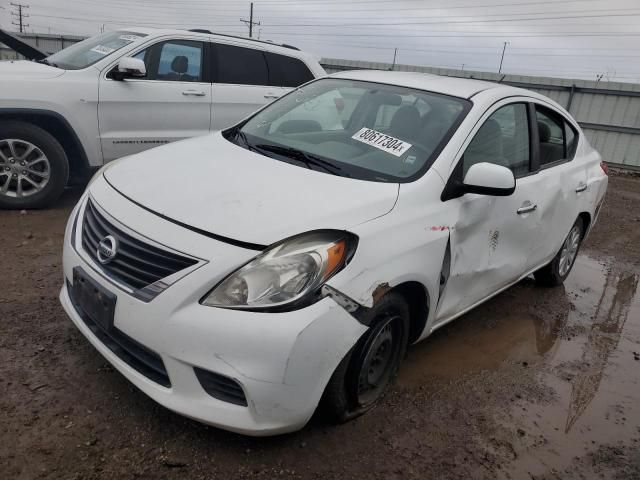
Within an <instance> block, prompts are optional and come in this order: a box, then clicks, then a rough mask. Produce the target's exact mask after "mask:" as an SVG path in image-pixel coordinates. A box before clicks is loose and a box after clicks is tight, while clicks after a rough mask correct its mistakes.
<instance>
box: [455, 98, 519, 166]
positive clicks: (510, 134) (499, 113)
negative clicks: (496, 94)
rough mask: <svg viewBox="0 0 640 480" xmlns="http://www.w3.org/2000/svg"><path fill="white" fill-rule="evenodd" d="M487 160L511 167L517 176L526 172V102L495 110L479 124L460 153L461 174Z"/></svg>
mask: <svg viewBox="0 0 640 480" xmlns="http://www.w3.org/2000/svg"><path fill="white" fill-rule="evenodd" d="M481 162H487V163H495V164H496V165H502V166H503V167H507V168H509V169H511V171H512V172H513V174H514V175H515V176H516V177H518V176H522V175H526V174H527V173H529V122H528V121H527V105H526V104H524V103H513V104H511V105H505V106H504V107H501V108H499V109H498V110H496V111H495V112H494V113H493V114H492V115H491V116H490V117H489V118H488V119H487V120H486V121H485V122H484V124H483V125H482V126H481V127H480V130H478V132H477V133H476V135H475V137H473V140H471V143H470V144H469V146H468V147H467V150H466V151H465V152H464V157H463V167H464V168H463V175H466V173H467V171H468V170H469V168H470V167H471V166H472V165H475V164H476V163H481Z"/></svg>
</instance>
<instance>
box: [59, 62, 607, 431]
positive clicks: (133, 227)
mask: <svg viewBox="0 0 640 480" xmlns="http://www.w3.org/2000/svg"><path fill="white" fill-rule="evenodd" d="M319 105H320V107H319ZM141 178H143V179H144V181H140V179H141ZM606 187H607V175H606V167H605V165H604V164H603V163H602V162H601V158H600V155H599V154H598V153H597V152H596V151H595V150H594V149H593V148H592V147H591V146H590V145H589V143H588V142H587V139H586V138H585V136H584V133H583V132H582V131H581V129H580V127H579V126H578V124H577V123H576V121H575V120H574V119H573V118H572V117H571V116H570V115H569V114H568V113H567V112H566V111H565V110H564V109H563V108H562V107H561V106H559V105H558V104H556V103H555V102H553V101H551V100H549V99H548V98H546V97H544V96H542V95H538V94H536V93H532V92H529V91H526V90H521V89H517V88H512V87H508V86H505V85H499V84H495V83H487V82H480V81H475V80H464V79H456V78H444V77H438V76H432V75H424V74H413V73H398V72H367V71H359V72H343V73H340V74H336V75H332V76H330V77H327V78H324V79H320V80H316V81H313V82H311V83H308V84H306V85H304V86H302V87H300V88H298V89H296V90H295V91H293V92H292V93H290V94H288V95H286V96H285V97H283V98H281V99H280V100H278V101H276V102H274V103H273V104H271V105H269V106H267V107H265V108H263V109H262V110H260V111H259V112H257V113H255V114H253V115H252V116H251V117H249V118H247V119H245V120H244V121H242V122H241V123H239V124H238V125H236V126H234V127H232V128H230V129H228V130H225V131H221V132H216V133H213V134H211V135H208V136H205V137H200V138H195V139H190V140H185V141H182V142H178V143H175V144H171V145H167V146H163V147H160V148H157V149H153V150H151V151H148V152H144V153H141V154H138V155H135V156H132V157H129V158H127V159H123V160H118V161H115V162H112V163H110V164H108V165H107V166H105V167H103V169H102V170H101V171H100V172H99V173H98V174H96V176H95V177H94V179H93V180H92V182H91V183H90V185H89V187H88V189H87V191H86V193H85V194H84V195H83V196H82V198H81V199H80V201H79V202H78V205H77V206H76V208H75V209H74V211H73V213H72V215H71V217H70V219H69V223H68V227H67V231H66V236H65V244H64V275H65V282H64V286H63V288H62V292H61V294H60V299H61V302H62V305H63V306H64V308H65V310H66V311H67V313H68V315H69V316H70V317H71V319H72V320H73V322H74V323H75V325H76V326H77V327H78V329H79V330H80V331H81V332H82V333H83V334H84V335H85V336H86V337H87V338H88V339H89V341H90V342H91V343H92V344H93V345H94V346H95V348H96V349H97V350H98V351H99V352H100V353H101V354H102V355H104V356H105V357H106V358H107V359H108V360H109V361H110V362H111V363H112V364H113V365H114V366H115V367H116V368H117V369H118V370H119V371H120V372H121V373H122V374H123V375H124V376H125V377H126V378H128V379H129V380H130V381H131V382H132V383H134V384H135V385H136V386H138V387H139V388H140V389H141V390H142V391H144V392H145V393H146V394H147V395H149V396H150V397H151V398H153V399H154V400H156V401H157V402H159V403H161V404H162V405H164V406H166V407H167V408H169V409H171V410H174V411H176V412H179V413H181V414H183V415H186V416H188V417H191V418H195V419H197V420H200V421H202V422H205V423H208V424H211V425H215V426H218V427H221V428H224V429H228V430H233V431H236V432H241V433H245V434H249V435H270V434H277V433H283V432H288V431H292V430H296V429H299V428H301V427H302V426H304V425H305V423H306V422H307V421H308V420H309V418H310V417H311V416H312V415H313V413H314V411H315V410H316V407H318V405H320V406H321V407H323V408H324V409H325V411H326V412H327V413H328V414H330V415H331V416H332V417H333V418H335V419H336V420H338V421H345V420H347V419H350V418H353V417H355V416H357V415H359V414H362V413H363V412H365V411H367V410H368V409H370V408H371V407H372V406H373V405H375V404H376V402H377V401H378V400H379V399H380V398H381V396H382V395H383V393H384V392H385V390H386V389H388V387H389V385H390V384H391V383H392V381H393V379H394V377H395V376H396V373H397V372H398V369H399V367H400V363H401V361H402V359H403V358H404V356H405V353H406V351H407V346H408V345H410V344H412V343H414V342H417V341H419V340H423V339H425V338H426V337H428V336H429V335H430V334H431V333H432V332H433V331H434V330H436V329H437V328H439V327H441V326H443V325H444V324H446V323H448V322H450V321H451V320H453V319H455V318H456V317H458V316H460V315H462V314H463V313H464V312H466V311H468V310H469V309H471V308H473V307H475V306H476V305H478V304H480V303H482V302H484V301H485V300H487V299H489V298H491V297H492V296H494V295H496V294H497V293H499V292H500V291H502V290H504V289H506V288H508V287H509V286H510V285H513V284H514V283H516V282H518V281H519V280H521V279H523V278H524V277H526V276H528V275H530V274H533V275H534V276H535V278H536V280H537V281H538V282H539V283H540V284H543V285H549V286H552V285H559V284H561V283H562V282H563V281H564V280H565V278H566V277H567V276H568V275H569V273H570V271H571V267H572V266H573V263H574V261H575V258H576V254H577V252H578V249H579V247H580V244H581V242H582V241H583V239H584V238H585V236H586V235H587V233H588V232H589V230H590V229H591V228H592V227H593V224H594V223H595V221H596V218H597V215H598V211H599V208H600V205H601V204H602V200H603V198H604V195H605V190H606Z"/></svg>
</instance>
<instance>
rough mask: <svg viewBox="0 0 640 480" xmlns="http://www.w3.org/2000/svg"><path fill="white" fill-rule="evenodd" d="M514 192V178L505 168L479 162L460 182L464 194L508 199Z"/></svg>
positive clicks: (472, 166)
mask: <svg viewBox="0 0 640 480" xmlns="http://www.w3.org/2000/svg"><path fill="white" fill-rule="evenodd" d="M515 190H516V178H515V177H514V176H513V172H512V171H511V170H509V169H508V168H507V167H503V166H502V165H496V164H494V163H487V162H481V163H476V164H475V165H471V167H470V168H469V171H468V172H467V174H466V175H465V177H464V180H463V181H462V191H463V192H464V193H477V194H480V195H491V196H494V197H508V196H509V195H511V194H512V193H513V192H515Z"/></svg>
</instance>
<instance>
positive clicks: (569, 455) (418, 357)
mask: <svg viewBox="0 0 640 480" xmlns="http://www.w3.org/2000/svg"><path fill="white" fill-rule="evenodd" d="M639 279H640V275H639V272H638V271H637V269H634V268H633V267H631V266H629V265H627V264H620V263H616V262H615V260H614V259H613V258H610V259H607V258H604V259H603V258H602V257H601V258H600V260H594V259H593V258H590V257H589V256H587V255H581V256H580V257H579V258H578V260H577V262H576V265H575V266H574V270H573V272H572V273H571V275H570V276H569V278H568V279H567V281H566V282H565V285H564V286H563V287H560V288H555V289H543V288H538V287H536V286H535V285H534V283H533V281H532V280H531V281H529V280H526V281H524V282H521V284H519V285H517V286H515V287H514V288H512V289H510V290H509V291H507V292H505V293H504V294H502V295H499V296H498V297H496V298H495V299H492V300H490V301H489V302H487V303H486V304H485V305H483V306H481V307H479V308H477V309H476V310H474V311H472V312H470V313H468V314H467V315H465V316H463V317H461V318H460V319H458V320H457V321H455V322H453V323H452V324H450V325H447V326H445V327H444V328H442V329H441V330H440V331H438V332H436V333H434V335H433V336H432V337H431V338H430V339H429V340H427V341H426V342H423V343H421V344H418V345H416V346H414V347H413V348H412V349H411V350H410V353H409V357H408V358H407V361H406V362H405V363H404V364H403V368H402V371H401V373H400V376H399V379H398V384H399V385H400V386H401V387H403V388H407V389H413V388H424V386H425V385H432V386H435V385H438V383H439V382H443V381H445V382H446V381H450V380H454V379H458V378H460V377H461V376H473V375H475V374H478V373H480V372H482V371H486V370H499V369H501V368H504V369H505V371H506V368H507V366H509V365H513V364H518V363H519V364H521V365H523V366H525V367H527V368H528V369H533V371H534V372H535V375H534V377H533V378H535V380H534V381H536V382H539V383H540V385H541V386H544V387H545V388H546V389H547V390H549V391H550V392H552V394H551V395H549V398H548V399H547V401H544V402H540V401H539V399H538V400H536V401H533V400H531V401H530V400H528V399H527V398H519V399H517V401H515V402H513V403H512V407H511V408H510V411H508V412H499V413H496V418H495V420H496V422H497V423H503V424H504V425H505V427H508V428H509V429H511V430H512V429H513V426H514V425H515V426H517V431H518V438H517V439H516V441H514V442H513V447H514V449H515V455H514V456H515V460H514V461H513V462H512V463H511V464H510V465H507V466H506V467H507V468H505V471H504V472H503V475H504V476H505V477H507V478H531V476H539V475H544V474H548V473H549V472H554V471H556V472H557V471H559V470H561V469H562V468H566V466H567V464H569V463H571V460H572V459H574V458H580V457H583V456H585V455H588V454H590V453H593V451H594V450H595V448H596V445H602V444H611V445H616V444H618V443H627V444H628V443H630V442H634V441H635V442H637V441H638V440H637V439H638V438H639V437H640V403H639V402H637V398H638V393H639V391H640V290H639V288H638V283H639ZM434 388H435V387H434ZM639 446H640V444H639Z"/></svg>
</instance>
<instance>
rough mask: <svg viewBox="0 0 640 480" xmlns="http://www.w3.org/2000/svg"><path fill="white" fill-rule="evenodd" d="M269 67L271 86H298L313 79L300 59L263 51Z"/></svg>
mask: <svg viewBox="0 0 640 480" xmlns="http://www.w3.org/2000/svg"><path fill="white" fill-rule="evenodd" d="M264 55H265V57H266V59H267V66H268V67H269V85H271V86H273V87H298V86H300V85H302V84H303V83H307V82H309V81H311V80H313V78H314V77H313V74H312V73H311V72H310V71H309V68H307V66H306V65H305V64H304V62H303V61H302V60H299V59H297V58H292V57H287V56H285V55H278V54H277V53H271V52H265V54H264Z"/></svg>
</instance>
